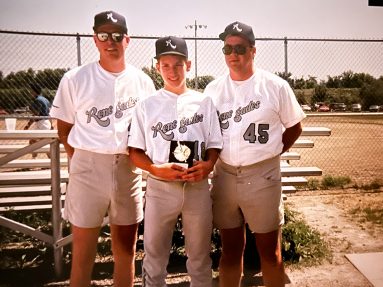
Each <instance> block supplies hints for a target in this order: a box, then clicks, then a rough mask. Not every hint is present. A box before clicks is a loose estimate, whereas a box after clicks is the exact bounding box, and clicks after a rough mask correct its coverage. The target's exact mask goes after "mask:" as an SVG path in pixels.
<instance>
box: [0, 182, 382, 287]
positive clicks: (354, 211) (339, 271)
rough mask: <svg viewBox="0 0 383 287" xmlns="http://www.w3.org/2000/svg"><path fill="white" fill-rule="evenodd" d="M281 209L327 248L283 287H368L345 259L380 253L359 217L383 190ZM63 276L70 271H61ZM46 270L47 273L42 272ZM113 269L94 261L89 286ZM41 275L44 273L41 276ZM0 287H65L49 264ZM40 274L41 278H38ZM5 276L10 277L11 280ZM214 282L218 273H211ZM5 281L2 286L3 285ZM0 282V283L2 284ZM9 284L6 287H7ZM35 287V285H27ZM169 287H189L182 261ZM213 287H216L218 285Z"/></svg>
mask: <svg viewBox="0 0 383 287" xmlns="http://www.w3.org/2000/svg"><path fill="white" fill-rule="evenodd" d="M285 204H286V205H288V206H290V207H291V208H292V209H293V210H296V211H298V212H299V213H301V215H302V217H303V218H304V219H305V220H306V222H307V223H308V224H309V225H310V226H311V227H312V228H315V229H316V230H318V231H319V232H320V234H321V235H322V238H323V239H324V240H325V241H326V242H327V244H328V246H329V248H330V250H331V251H332V257H331V258H330V259H328V260H326V261H325V262H323V263H322V264H320V265H318V266H312V267H298V268H297V267H296V266H295V265H294V266H288V267H287V268H286V274H287V278H288V279H287V280H288V282H289V284H288V285H287V286H294V287H295V286H296V287H302V286H308V287H311V286H312V287H322V286H332V287H343V286H344V287H368V286H372V285H371V284H370V283H369V281H368V280H367V279H366V278H365V277H364V276H363V275H362V274H361V273H360V272H359V271H358V270H357V269H356V268H355V267H354V266H353V265H352V264H351V263H350V262H349V261H348V260H347V258H346V257H345V254H349V253H367V252H379V251H380V252H381V251H383V241H382V239H381V238H383V224H382V222H380V223H379V222H376V223H371V222H369V221H366V220H365V216H363V212H360V211H363V210H364V209H365V208H366V207H370V208H372V209H374V208H375V207H376V208H380V209H382V206H383V189H381V190H380V191H375V192H371V191H362V190H354V189H346V190H331V191H299V192H296V193H294V194H290V195H288V197H287V200H286V201H285ZM141 255H142V254H139V256H138V259H137V261H136V275H137V279H136V281H135V286H141V280H140V275H141V270H140V269H141V263H142V261H141V259H142V256H141ZM66 269H67V271H68V269H69V266H66ZM47 270H49V271H48V272H47ZM112 270H113V264H112V260H111V258H102V260H101V259H100V260H98V262H97V264H96V266H95V273H94V276H93V278H94V279H95V280H93V286H112V284H113V281H112V279H111V278H112ZM42 272H45V273H42ZM0 273H1V275H0V278H1V279H0V287H5V286H69V283H68V280H63V281H60V280H55V279H53V278H54V276H53V270H52V268H51V266H49V264H48V265H47V266H45V269H38V270H33V269H24V270H19V271H18V272H16V271H9V270H8V271H6V272H0ZM42 274H45V275H44V276H45V277H43V278H42V277H41V276H42ZM9 276H12V277H14V280H12V278H10V277H9ZM214 276H215V277H217V276H218V273H217V272H214ZM6 277H8V278H7V280H4V279H5V278H6ZM17 278H19V279H20V278H24V279H25V281H23V282H29V283H30V284H29V285H20V284H17V283H12V282H20V280H17ZM66 278H67V277H66ZM1 281H3V282H1ZM6 282H8V283H6ZM31 282H34V283H31ZM167 282H168V284H169V286H174V287H186V286H189V282H190V278H189V277H188V276H187V273H186V268H185V261H184V259H172V260H171V262H170V266H169V277H168V280H167ZM213 286H218V279H217V278H216V279H215V280H214V283H213ZM242 286H243V287H244V286H246V287H250V286H262V278H261V274H260V273H258V272H257V271H255V270H249V269H247V270H245V277H244V280H243V284H242Z"/></svg>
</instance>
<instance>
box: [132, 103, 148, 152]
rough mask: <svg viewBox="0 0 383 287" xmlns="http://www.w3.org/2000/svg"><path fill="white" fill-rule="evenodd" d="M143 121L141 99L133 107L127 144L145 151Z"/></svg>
mask: <svg viewBox="0 0 383 287" xmlns="http://www.w3.org/2000/svg"><path fill="white" fill-rule="evenodd" d="M144 121H145V119H144V112H143V102H142V101H141V102H138V103H137V104H136V106H135V108H134V109H133V113H132V122H131V125H130V129H129V135H128V146H129V147H134V148H139V149H142V150H144V151H146V144H145V128H144Z"/></svg>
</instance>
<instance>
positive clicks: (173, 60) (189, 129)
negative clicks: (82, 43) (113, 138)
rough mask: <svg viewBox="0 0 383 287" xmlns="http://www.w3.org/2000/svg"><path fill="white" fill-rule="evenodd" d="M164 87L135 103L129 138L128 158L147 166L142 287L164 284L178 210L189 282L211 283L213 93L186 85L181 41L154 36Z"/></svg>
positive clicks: (216, 131)
mask: <svg viewBox="0 0 383 287" xmlns="http://www.w3.org/2000/svg"><path fill="white" fill-rule="evenodd" d="M155 58H156V59H157V64H156V68H157V70H158V71H159V72H160V74H161V76H162V78H163V80H164V88H163V89H161V90H159V91H157V92H156V93H155V94H154V95H152V96H150V97H148V98H147V99H145V100H143V101H141V102H139V103H138V104H137V107H136V109H135V111H134V113H133V118H132V128H131V131H130V137H129V143H128V144H129V152H130V156H131V158H132V161H133V162H134V163H135V164H136V165H137V166H138V167H140V168H142V169H144V170H146V171H148V172H149V176H148V179H147V188H146V195H145V225H144V247H145V257H144V262H143V272H142V274H143V286H146V287H154V286H166V283H165V278H166V267H167V265H168V261H169V254H170V249H171V244H172V235H173V230H174V226H175V224H176V222H177V220H178V216H179V215H180V214H182V227H183V233H184V235H185V249H186V254H187V256H188V260H187V263H186V266H187V270H188V273H189V275H190V277H191V285H190V286H193V287H210V286H211V284H212V272H211V259H210V249H211V245H210V241H211V232H212V217H213V216H212V206H211V204H212V203H211V197H210V191H209V184H208V180H207V176H208V174H209V173H210V172H211V171H212V170H213V166H214V163H215V161H216V159H217V157H218V153H219V150H220V149H221V148H222V135H221V129H220V127H219V121H218V116H217V111H216V109H215V107H214V106H213V103H212V100H211V99H210V98H208V97H205V96H204V95H203V94H201V93H199V92H197V91H193V90H189V89H188V88H187V87H186V73H187V72H188V71H189V70H190V66H191V62H190V60H188V50H187V46H186V42H185V40H184V39H182V38H178V37H173V36H170V37H163V38H160V39H158V40H157V41H156V57H155Z"/></svg>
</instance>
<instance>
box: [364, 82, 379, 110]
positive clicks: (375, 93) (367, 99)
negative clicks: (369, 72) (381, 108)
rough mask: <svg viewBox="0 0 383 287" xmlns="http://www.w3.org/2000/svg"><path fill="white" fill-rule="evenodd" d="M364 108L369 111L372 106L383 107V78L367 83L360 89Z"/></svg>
mask: <svg viewBox="0 0 383 287" xmlns="http://www.w3.org/2000/svg"><path fill="white" fill-rule="evenodd" d="M360 98H361V103H362V107H363V109H365V110H368V107H369V106H370V105H383V78H382V77H381V78H379V79H378V80H374V81H372V82H371V83H365V84H364V85H363V87H362V88H361V89H360Z"/></svg>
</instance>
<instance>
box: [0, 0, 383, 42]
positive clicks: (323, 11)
mask: <svg viewBox="0 0 383 287" xmlns="http://www.w3.org/2000/svg"><path fill="white" fill-rule="evenodd" d="M382 2H383V1H382ZM105 10H114V11H116V12H119V13H120V14H123V15H124V16H125V17H126V19H127V24H128V29H129V34H130V35H132V36H166V35H177V36H181V37H193V36H194V33H195V30H194V28H192V29H190V28H185V26H187V25H192V24H194V23H195V21H197V24H198V27H199V25H203V26H201V28H198V29H197V36H198V37H218V34H219V33H220V32H222V31H223V30H224V28H225V27H226V26H227V25H228V24H230V23H232V22H234V21H237V20H238V21H241V22H244V23H246V24H249V25H251V26H252V27H253V30H254V33H255V34H256V37H268V38H269V37H270V38H279V37H289V38H314V39H327V38H336V39H383V7H370V6H368V0H237V1H235V0H230V1H227V0H189V1H184V0H162V1H148V0H0V30H10V31H23V32H47V33H68V34H72V33H80V34H90V33H92V26H93V19H94V15H95V14H97V13H99V12H101V11H105ZM205 26H206V28H205Z"/></svg>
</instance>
